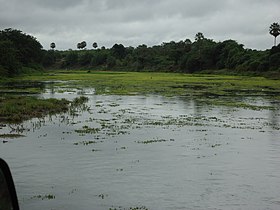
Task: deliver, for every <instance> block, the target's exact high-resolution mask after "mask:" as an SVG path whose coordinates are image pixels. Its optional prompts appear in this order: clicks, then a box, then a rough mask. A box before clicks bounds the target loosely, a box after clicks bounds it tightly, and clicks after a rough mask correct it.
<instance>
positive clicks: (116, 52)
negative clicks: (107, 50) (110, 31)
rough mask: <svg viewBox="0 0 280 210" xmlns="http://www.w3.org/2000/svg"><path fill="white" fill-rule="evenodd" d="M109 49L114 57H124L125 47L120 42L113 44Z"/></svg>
mask: <svg viewBox="0 0 280 210" xmlns="http://www.w3.org/2000/svg"><path fill="white" fill-rule="evenodd" d="M111 50H112V54H113V56H115V57H116V58H118V59H123V58H124V57H125V47H124V46H123V45H122V44H114V46H113V47H112V49H111Z"/></svg>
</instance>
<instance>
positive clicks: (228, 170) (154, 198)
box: [0, 71, 280, 210]
mask: <svg viewBox="0 0 280 210" xmlns="http://www.w3.org/2000/svg"><path fill="white" fill-rule="evenodd" d="M0 157H1V158H3V159H5V160H6V161H7V162H8V164H9V165H10V167H11V171H12V174H13V176H14V181H15V185H16V190H17V193H18V198H19V203H20V207H21V209H23V210H27V209H28V210H29V209H49V210H61V209H62V210H63V209H65V210H74V209H82V210H83V209H96V210H133V209H135V210H136V209H141V210H179V209H180V210H181V209H190V210H192V209H198V210H205V209H208V210H219V209H221V210H223V209H230V210H231V209H232V210H235V209H255V210H263V209H267V210H268V209H269V210H276V209H280V197H279V194H280V80H272V79H265V78H263V77H244V76H222V75H206V74H201V75H199V74H192V75H189V74H179V73H150V72H147V73H138V72H105V71H104V72H95V71H92V72H90V71H51V72H46V73H43V74H38V75H26V76H22V77H18V78H14V79H9V80H7V81H0Z"/></svg>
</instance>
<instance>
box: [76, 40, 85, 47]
mask: <svg viewBox="0 0 280 210" xmlns="http://www.w3.org/2000/svg"><path fill="white" fill-rule="evenodd" d="M86 46H87V43H86V41H82V42H79V43H78V44H77V48H78V49H83V48H85V47H86Z"/></svg>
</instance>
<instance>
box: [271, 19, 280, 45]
mask: <svg viewBox="0 0 280 210" xmlns="http://www.w3.org/2000/svg"><path fill="white" fill-rule="evenodd" d="M269 33H270V34H271V35H272V36H274V46H276V37H277V36H278V35H279V34H280V25H279V23H272V24H271V25H270V27H269Z"/></svg>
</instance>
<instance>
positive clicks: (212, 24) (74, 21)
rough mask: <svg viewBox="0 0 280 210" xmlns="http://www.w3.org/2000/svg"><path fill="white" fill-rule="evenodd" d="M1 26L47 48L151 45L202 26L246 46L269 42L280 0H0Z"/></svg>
mask: <svg viewBox="0 0 280 210" xmlns="http://www.w3.org/2000/svg"><path fill="white" fill-rule="evenodd" d="M0 4H1V8H0V26H1V29H4V28H9V27H12V28H16V29H20V30H22V31H24V32H26V33H29V34H32V35H34V36H35V37H37V38H38V40H39V41H40V42H41V43H42V44H43V46H44V47H45V48H46V49H48V48H49V43H50V42H53V41H54V42H56V44H57V47H58V49H68V48H75V47H76V43H77V42H79V41H81V40H86V41H87V42H88V43H89V44H91V43H92V42H95V41H96V42H98V44H99V46H102V45H104V46H106V47H111V46H112V45H113V44H114V43H123V44H124V45H126V46H130V45H132V46H137V45H139V44H143V43H145V44H148V45H155V44H161V43H162V42H166V41H171V40H175V41H179V40H184V39H186V38H191V39H192V40H193V37H194V35H195V33H197V32H198V31H201V32H203V33H204V34H205V36H206V37H207V38H212V39H214V40H216V41H219V40H220V41H223V40H226V39H235V40H237V41H238V42H239V43H242V44H245V47H248V48H257V49H266V48H270V47H271V44H272V37H271V36H270V35H269V34H268V27H269V25H270V24H271V23H272V22H279V21H280V20H279V8H280V1H279V0H267V1H263V0H215V1H207V0H196V1H191V0H157V1H151V0H141V1H139V0H118V1H117V0H83V1H76V0H48V1H46V0H26V1H20V0H9V1H6V0H0Z"/></svg>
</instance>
